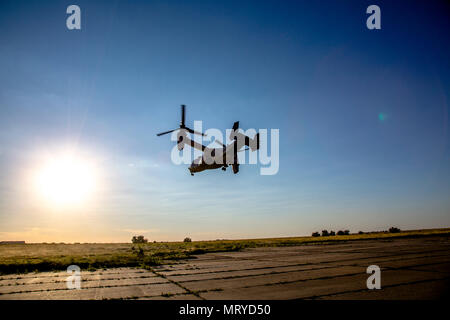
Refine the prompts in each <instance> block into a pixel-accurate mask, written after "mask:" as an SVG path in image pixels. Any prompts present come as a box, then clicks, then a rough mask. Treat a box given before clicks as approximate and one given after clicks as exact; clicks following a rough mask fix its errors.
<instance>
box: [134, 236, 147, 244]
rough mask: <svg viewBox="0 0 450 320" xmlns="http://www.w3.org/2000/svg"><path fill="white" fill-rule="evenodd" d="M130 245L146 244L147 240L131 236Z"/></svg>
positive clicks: (142, 237)
mask: <svg viewBox="0 0 450 320" xmlns="http://www.w3.org/2000/svg"><path fill="white" fill-rule="evenodd" d="M131 242H132V243H147V242H148V239H145V238H144V236H133V238H132V239H131Z"/></svg>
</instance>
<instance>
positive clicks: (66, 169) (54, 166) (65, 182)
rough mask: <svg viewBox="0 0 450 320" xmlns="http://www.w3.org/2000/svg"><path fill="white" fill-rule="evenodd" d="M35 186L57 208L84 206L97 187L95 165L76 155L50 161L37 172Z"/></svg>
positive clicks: (63, 156)
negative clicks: (62, 206)
mask: <svg viewBox="0 0 450 320" xmlns="http://www.w3.org/2000/svg"><path fill="white" fill-rule="evenodd" d="M35 185H36V189H37V191H38V193H39V194H40V195H41V196H42V197H43V198H44V199H45V200H46V201H48V202H49V203H51V204H54V205H57V206H61V205H64V206H67V205H77V204H83V203H84V202H85V201H86V200H87V199H88V198H89V197H90V196H91V195H92V193H93V192H94V190H95V187H96V170H95V167H94V166H93V164H91V163H90V162H89V161H87V160H85V159H81V158H79V157H76V156H74V155H70V154H69V155H62V156H58V157H54V158H51V159H48V160H47V161H46V162H45V163H44V164H43V166H42V167H41V168H40V169H38V170H37V173H36V177H35Z"/></svg>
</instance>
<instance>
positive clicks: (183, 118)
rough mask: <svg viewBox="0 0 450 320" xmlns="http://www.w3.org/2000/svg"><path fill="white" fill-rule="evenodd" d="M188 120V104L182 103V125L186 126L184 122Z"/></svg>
mask: <svg viewBox="0 0 450 320" xmlns="http://www.w3.org/2000/svg"><path fill="white" fill-rule="evenodd" d="M185 120H186V106H185V105H184V104H182V105H181V126H182V127H184V122H185Z"/></svg>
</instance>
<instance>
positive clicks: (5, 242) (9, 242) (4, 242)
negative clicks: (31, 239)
mask: <svg viewBox="0 0 450 320" xmlns="http://www.w3.org/2000/svg"><path fill="white" fill-rule="evenodd" d="M0 244H25V241H0Z"/></svg>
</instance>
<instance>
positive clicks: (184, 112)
mask: <svg viewBox="0 0 450 320" xmlns="http://www.w3.org/2000/svg"><path fill="white" fill-rule="evenodd" d="M185 120H186V106H185V105H184V104H182V105H181V122H180V127H179V128H177V129H173V130H169V131H164V132H160V133H158V134H157V136H158V137H160V136H162V135H165V134H168V133H171V132H174V131H177V130H180V129H185V130H187V131H188V132H190V133H192V134H198V135H200V136H204V137H206V134H204V133H202V132H198V131H195V130H192V129H191V128H188V127H186V124H185Z"/></svg>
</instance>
